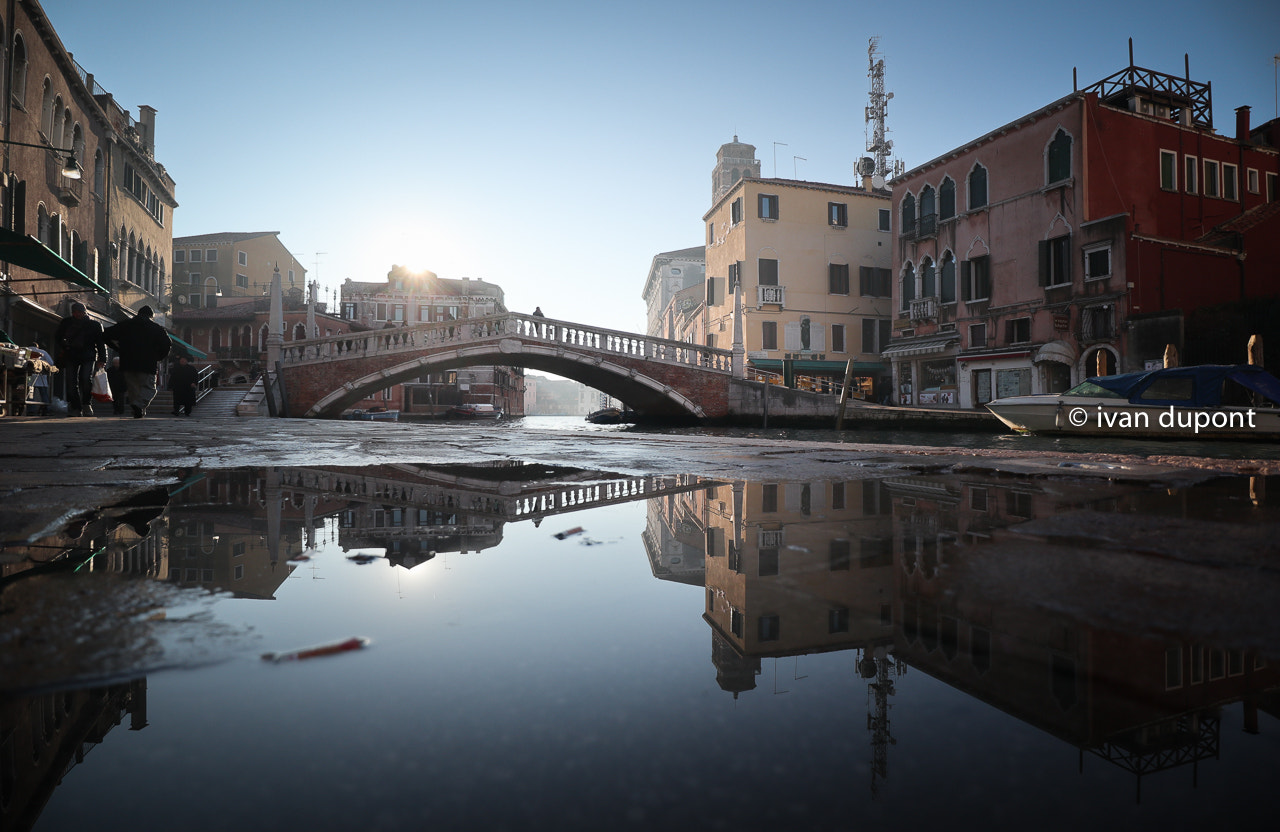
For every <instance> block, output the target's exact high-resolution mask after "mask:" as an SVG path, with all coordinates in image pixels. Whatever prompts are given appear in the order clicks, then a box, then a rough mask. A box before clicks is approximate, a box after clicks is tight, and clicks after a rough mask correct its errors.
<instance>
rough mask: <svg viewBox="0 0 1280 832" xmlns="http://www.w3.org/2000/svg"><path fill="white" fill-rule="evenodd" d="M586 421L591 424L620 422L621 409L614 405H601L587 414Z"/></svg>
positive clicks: (614, 423) (615, 423)
mask: <svg viewBox="0 0 1280 832" xmlns="http://www.w3.org/2000/svg"><path fill="white" fill-rule="evenodd" d="M587 421H588V422H590V423H592V424H593V425H617V424H621V422H622V411H621V410H619V409H618V408H616V407H602V408H600V409H599V410H593V411H592V412H590V413H588V414H587Z"/></svg>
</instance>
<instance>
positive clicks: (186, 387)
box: [169, 355, 200, 416]
mask: <svg viewBox="0 0 1280 832" xmlns="http://www.w3.org/2000/svg"><path fill="white" fill-rule="evenodd" d="M199 381H200V374H199V373H198V372H197V371H196V368H195V367H193V366H191V365H190V364H189V363H187V357H186V356H185V355H180V356H178V366H176V367H174V368H173V369H172V370H171V371H170V372H169V389H170V390H172V391H173V415H174V416H190V415H191V409H192V408H193V407H195V406H196V392H197V390H196V388H197V385H198V384H199Z"/></svg>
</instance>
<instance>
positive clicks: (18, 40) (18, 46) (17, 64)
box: [9, 33, 27, 107]
mask: <svg viewBox="0 0 1280 832" xmlns="http://www.w3.org/2000/svg"><path fill="white" fill-rule="evenodd" d="M12 68H13V88H12V89H11V90H10V91H9V94H10V95H11V96H13V100H14V101H16V102H17V103H18V104H19V105H20V106H23V107H25V106H26V104H27V44H26V41H24V40H23V39H22V35H19V34H17V33H15V34H14V36H13V58H12Z"/></svg>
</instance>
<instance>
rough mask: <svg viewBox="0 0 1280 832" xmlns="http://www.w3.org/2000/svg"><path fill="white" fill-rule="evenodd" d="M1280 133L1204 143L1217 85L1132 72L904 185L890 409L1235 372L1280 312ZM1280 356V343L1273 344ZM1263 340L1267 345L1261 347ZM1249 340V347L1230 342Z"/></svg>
mask: <svg viewBox="0 0 1280 832" xmlns="http://www.w3.org/2000/svg"><path fill="white" fill-rule="evenodd" d="M1278 147H1280V120H1278V121H1272V122H1270V123H1268V124H1265V125H1263V126H1261V127H1259V128H1258V129H1256V130H1251V129H1250V126H1249V108H1247V107H1242V108H1240V109H1239V110H1237V124H1236V130H1235V135H1234V136H1223V135H1219V134H1218V133H1216V132H1215V131H1214V129H1213V122H1212V113H1211V110H1210V96H1209V85H1207V84H1200V83H1197V82H1193V81H1191V80H1190V78H1189V74H1188V77H1187V78H1176V77H1173V76H1169V75H1165V74H1163V73H1159V72H1154V71H1151V70H1146V69H1141V68H1139V67H1135V66H1133V65H1132V61H1130V66H1129V67H1128V68H1126V69H1124V70H1122V71H1120V72H1118V73H1116V74H1115V75H1113V76H1111V77H1109V78H1107V79H1104V80H1103V81H1101V82H1099V83H1097V84H1094V85H1093V86H1090V87H1088V88H1086V89H1083V90H1077V91H1076V92H1073V93H1071V94H1070V95H1068V96H1066V97H1064V98H1062V99H1059V100H1058V101H1055V102H1053V103H1052V104H1049V105H1048V106H1046V107H1043V108H1041V109H1039V110H1037V111H1035V112H1033V113H1029V114H1027V115H1026V116H1024V117H1022V118H1020V119H1018V120H1017V121H1014V122H1012V123H1010V124H1006V125H1004V126H1003V127H1000V128H998V129H996V130H994V131H992V132H990V133H988V134H987V135H985V136H982V137H980V138H978V139H976V140H974V141H972V142H969V143H968V144H965V145H963V146H961V147H958V148H956V149H954V150H951V151H949V152H947V153H945V154H943V155H942V156H940V157H938V158H936V159H934V160H932V161H930V162H927V163H925V164H924V165H921V166H919V167H917V168H915V169H913V170H909V171H907V172H906V174H904V175H903V176H901V177H898V178H897V179H895V180H894V183H893V194H894V216H895V222H896V223H897V228H896V235H895V238H896V239H895V243H896V245H895V246H894V253H893V254H894V260H893V274H894V286H893V293H894V295H893V310H894V313H893V314H894V321H893V327H894V337H893V339H892V340H891V342H890V345H889V347H888V348H887V349H886V350H885V351H884V356H885V357H886V358H887V359H889V360H890V361H891V363H892V367H893V377H894V396H893V400H894V401H895V402H896V403H898V404H904V405H905V404H909V405H916V406H924V407H953V408H955V407H958V408H976V407H981V406H982V405H984V404H985V403H986V402H988V401H991V400H992V399H995V398H1000V397H1001V396H1008V395H1018V394H1025V393H1052V392H1060V391H1062V390H1066V389H1068V388H1069V387H1071V386H1072V385H1074V384H1077V383H1079V382H1080V381H1082V380H1083V379H1085V378H1087V377H1089V376H1092V375H1098V374H1100V373H1102V374H1110V373H1115V372H1128V371H1132V370H1141V369H1143V368H1144V367H1148V366H1152V365H1153V363H1155V362H1159V361H1160V359H1161V357H1162V356H1163V353H1164V350H1165V346H1166V345H1167V344H1174V345H1175V346H1176V347H1177V348H1178V350H1179V353H1180V355H1181V356H1182V358H1183V361H1184V363H1210V362H1232V363H1234V362H1242V361H1243V360H1244V355H1245V346H1246V341H1247V339H1248V337H1249V334H1250V333H1252V332H1265V331H1267V330H1268V328H1275V327H1277V326H1278V325H1277V324H1275V323H1272V321H1275V320H1276V316H1275V315H1274V314H1272V315H1271V317H1270V321H1268V320H1266V318H1265V317H1264V316H1262V315H1260V314H1259V310H1266V309H1271V310H1274V311H1280V275H1278V273H1277V267H1276V265H1275V264H1276V262H1277V254H1280V205H1277V203H1276V179H1277V174H1280V161H1278V160H1280V150H1278V149H1277V148H1278ZM1275 336H1276V338H1275V339H1272V340H1273V342H1276V339H1280V332H1277V333H1275ZM1264 340H1266V339H1264ZM1237 342H1238V343H1237Z"/></svg>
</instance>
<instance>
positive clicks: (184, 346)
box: [169, 332, 209, 361]
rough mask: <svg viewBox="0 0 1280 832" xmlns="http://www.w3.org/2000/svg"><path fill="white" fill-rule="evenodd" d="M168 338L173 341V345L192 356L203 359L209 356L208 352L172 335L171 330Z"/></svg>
mask: <svg viewBox="0 0 1280 832" xmlns="http://www.w3.org/2000/svg"><path fill="white" fill-rule="evenodd" d="M169 340H170V341H172V342H173V345H174V346H175V347H177V348H178V349H180V350H182V351H183V352H185V353H186V354H187V355H189V356H191V357H192V358H198V359H200V360H202V361H203V360H204V359H206V358H208V357H209V354H208V353H207V352H202V351H201V350H198V349H196V348H195V347H193V346H191V345H190V344H188V343H187V342H186V341H184V340H182V339H181V338H179V337H178V336H176V335H174V334H173V333H172V332H170V333H169Z"/></svg>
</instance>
